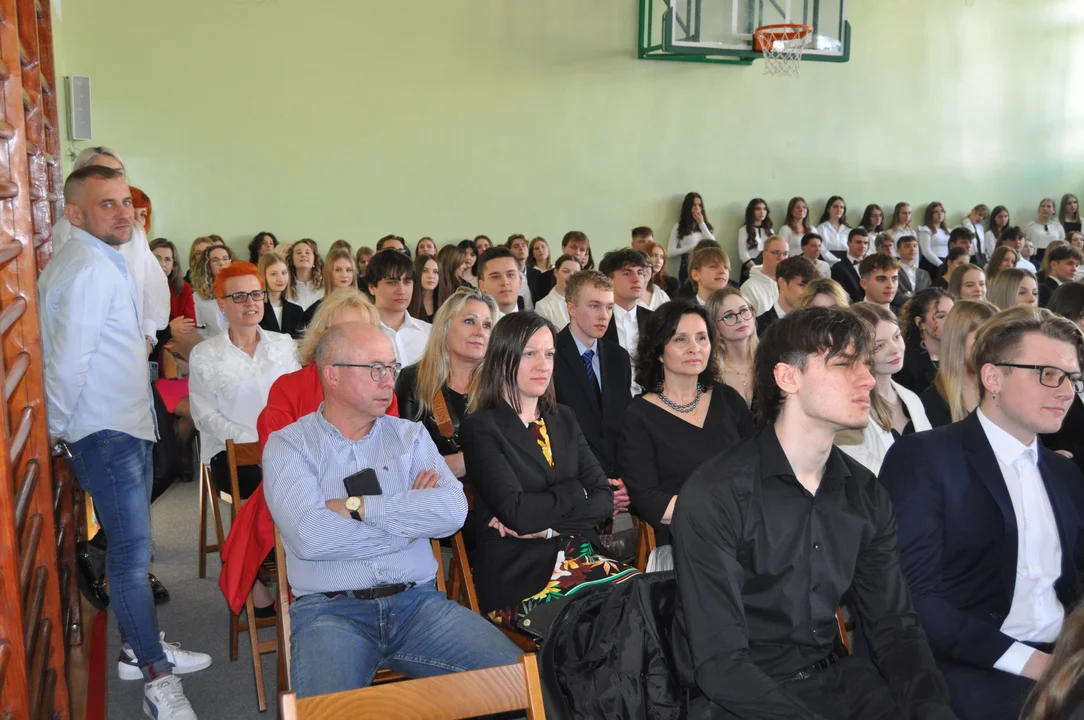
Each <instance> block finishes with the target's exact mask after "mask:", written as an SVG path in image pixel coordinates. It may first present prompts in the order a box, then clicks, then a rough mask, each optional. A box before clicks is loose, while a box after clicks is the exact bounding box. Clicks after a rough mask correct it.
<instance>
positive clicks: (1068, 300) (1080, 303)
mask: <svg viewBox="0 0 1084 720" xmlns="http://www.w3.org/2000/svg"><path fill="white" fill-rule="evenodd" d="M1046 309H1047V310H1049V311H1050V312H1052V313H1054V314H1055V315H1061V316H1062V317H1063V318H1066V319H1068V320H1072V321H1073V322H1075V323H1079V322H1080V319H1081V318H1084V284H1081V283H1077V282H1069V283H1062V285H1061V286H1060V287H1059V288H1058V289H1057V290H1055V291H1054V294H1053V295H1051V296H1050V302H1048V303H1047V305H1046Z"/></svg>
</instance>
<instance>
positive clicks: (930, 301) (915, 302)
mask: <svg viewBox="0 0 1084 720" xmlns="http://www.w3.org/2000/svg"><path fill="white" fill-rule="evenodd" d="M946 297H947V298H951V297H952V295H949V292H948V290H945V289H944V288H939V287H928V288H923V289H922V290H919V291H918V292H916V293H915V294H914V295H912V296H911V299H910V300H908V301H907V302H906V303H904V305H903V309H902V310H900V330H901V331H902V332H903V339H904V340H906V341H907V342H909V343H910V342H921V340H922V331H921V330H920V329H919V327H918V325H916V324H915V318H924V317H926V313H928V312H929V311H930V307H932V306H934V305H937V304H938V303H940V302H941V298H946Z"/></svg>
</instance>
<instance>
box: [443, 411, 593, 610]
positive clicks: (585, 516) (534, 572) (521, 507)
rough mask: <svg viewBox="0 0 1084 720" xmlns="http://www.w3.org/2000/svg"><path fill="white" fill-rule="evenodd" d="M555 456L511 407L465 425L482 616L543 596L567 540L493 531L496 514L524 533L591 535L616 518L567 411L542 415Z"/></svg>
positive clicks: (473, 558) (461, 428)
mask: <svg viewBox="0 0 1084 720" xmlns="http://www.w3.org/2000/svg"><path fill="white" fill-rule="evenodd" d="M542 419H543V420H545V422H546V429H547V431H548V432H549V438H550V447H551V449H552V452H553V467H550V465H549V463H548V462H547V461H546V457H545V456H544V455H543V454H542V449H541V448H540V447H539V445H538V443H537V442H536V441H535V439H534V436H533V435H531V431H530V430H528V429H527V428H526V427H524V425H523V422H522V421H520V419H519V415H518V414H516V412H515V410H513V409H512V408H511V406H509V405H508V404H506V403H501V405H500V407H497V408H484V409H481V410H477V411H476V412H474V413H473V414H471V415H470V416H469V417H467V419H465V420H464V421H463V422H462V424H461V425H460V426H459V438H460V442H461V443H462V445H463V453H464V459H465V461H466V466H467V476H468V477H469V478H470V482H471V486H472V488H473V489H474V512H475V513H476V514H477V523H478V525H477V526H478V527H479V528H480V530H479V531H478V537H477V538H476V542H475V548H474V552H473V554H472V556H471V567H472V568H473V569H474V582H475V587H476V589H477V590H478V603H479V605H480V606H481V610H482V612H483V613H486V612H490V611H492V610H496V609H499V608H505V607H510V606H513V605H516V604H518V603H519V602H521V601H522V600H524V599H526V598H529V597H531V596H532V595H534V594H536V593H538V592H539V591H540V590H541V589H542V588H544V587H545V586H546V583H547V582H548V581H549V579H550V576H551V575H552V574H553V566H554V563H555V562H556V560H557V553H558V551H560V550H562V549H563V548H564V543H565V542H566V539H567V537H566V539H561V538H560V537H557V536H556V535H555V536H554V537H553V538H552V539H550V540H545V539H541V538H539V539H531V540H520V539H518V538H514V537H511V536H507V537H503V538H502V537H501V536H500V534H499V533H498V532H497V531H496V530H494V529H493V528H490V527H488V523H489V521H490V519H492V518H494V517H496V518H497V519H498V520H500V522H501V523H503V524H504V525H505V526H506V527H509V528H511V529H512V530H514V531H516V532H517V533H520V534H530V533H536V532H540V531H544V530H546V529H549V528H552V529H553V531H554V532H555V533H560V534H564V535H566V536H567V535H570V534H575V535H579V536H583V537H586V538H588V539H589V540H590V541H591V542H592V544H594V546H595V547H596V548H597V549H601V547H602V546H601V544H600V543H599V539H598V535H597V534H596V532H595V525H596V524H597V523H598V522H599V521H601V520H605V519H606V518H609V517H610V516H611V515H612V514H613V504H614V498H613V490H611V488H610V484H609V482H608V481H607V479H606V474H605V473H604V472H602V468H601V467H599V464H598V461H597V460H595V455H594V453H592V452H591V447H590V446H589V445H588V444H587V440H585V439H584V437H583V433H582V432H580V426H579V424H578V423H577V422H576V417H575V415H573V414H572V411H571V410H569V409H568V408H567V407H564V406H560V405H559V406H558V407H557V412H555V413H550V412H543V413H542Z"/></svg>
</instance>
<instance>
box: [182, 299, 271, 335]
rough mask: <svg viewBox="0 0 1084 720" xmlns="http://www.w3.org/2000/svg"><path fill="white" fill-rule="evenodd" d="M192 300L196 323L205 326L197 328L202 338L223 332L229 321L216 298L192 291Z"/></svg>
mask: <svg viewBox="0 0 1084 720" xmlns="http://www.w3.org/2000/svg"><path fill="white" fill-rule="evenodd" d="M192 301H193V303H194V304H195V306H196V325H203V326H205V327H202V328H200V330H199V334H200V336H201V337H202V338H203V339H204V340H208V339H210V338H213V337H214V336H215V335H218V334H220V333H223V332H225V331H226V328H228V327H229V326H230V321H229V320H227V319H226V313H224V312H222V311H221V310H220V309H219V307H218V300H217V299H215V298H209V299H207V300H204V299H203V298H201V297H200V296H199V294H198V293H195V292H193V293H192ZM279 327H281V325H280V326H279Z"/></svg>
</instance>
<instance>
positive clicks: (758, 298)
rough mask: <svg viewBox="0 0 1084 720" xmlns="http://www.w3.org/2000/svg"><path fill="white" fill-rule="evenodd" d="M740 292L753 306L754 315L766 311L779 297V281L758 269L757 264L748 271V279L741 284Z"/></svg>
mask: <svg viewBox="0 0 1084 720" xmlns="http://www.w3.org/2000/svg"><path fill="white" fill-rule="evenodd" d="M741 294H742V295H744V296H745V299H746V300H748V301H749V303H750V304H751V305H752V306H753V309H754V310H755V311H756V312H755V314H756V315H763V314H764V313H766V312H768V311H769V310H770V309H771V307H772V305H774V304H775V302H776V301H777V300H778V299H779V283H777V282H776V281H775V278H770V277H768V276H767V275H765V274H764V273H763V272H761V271H760V266H757V267H755V268H753V269H752V270H750V271H749V279H748V280H746V281H745V283H744V284H742V286H741Z"/></svg>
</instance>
